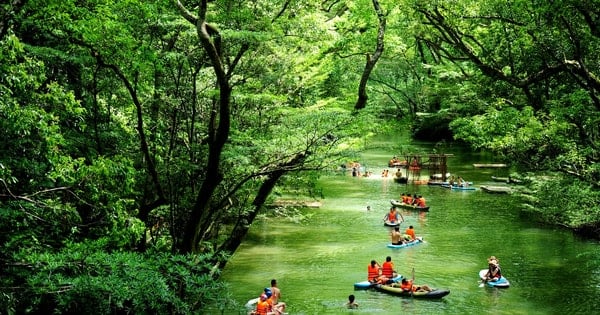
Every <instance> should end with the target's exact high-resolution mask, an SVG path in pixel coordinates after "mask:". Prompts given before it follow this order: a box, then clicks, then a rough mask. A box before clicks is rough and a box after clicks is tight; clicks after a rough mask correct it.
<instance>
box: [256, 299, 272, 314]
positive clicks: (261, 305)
mask: <svg viewBox="0 0 600 315" xmlns="http://www.w3.org/2000/svg"><path fill="white" fill-rule="evenodd" d="M270 311H271V304H269V301H267V300H264V301H258V303H256V314H258V315H267V313H268V312H270Z"/></svg>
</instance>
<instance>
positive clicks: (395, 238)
mask: <svg viewBox="0 0 600 315" xmlns="http://www.w3.org/2000/svg"><path fill="white" fill-rule="evenodd" d="M390 235H391V237H392V245H402V244H403V241H402V234H401V233H400V227H399V226H396V227H394V229H393V230H392V231H391V232H390Z"/></svg>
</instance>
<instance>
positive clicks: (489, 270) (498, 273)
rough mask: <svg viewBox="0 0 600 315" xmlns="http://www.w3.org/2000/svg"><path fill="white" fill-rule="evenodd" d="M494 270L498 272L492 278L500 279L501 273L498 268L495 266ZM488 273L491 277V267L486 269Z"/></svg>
mask: <svg viewBox="0 0 600 315" xmlns="http://www.w3.org/2000/svg"><path fill="white" fill-rule="evenodd" d="M496 268H498V272H496V275H495V276H494V278H497V279H500V278H501V277H502V271H501V270H500V266H496ZM488 273H489V275H490V277H491V276H492V267H488Z"/></svg>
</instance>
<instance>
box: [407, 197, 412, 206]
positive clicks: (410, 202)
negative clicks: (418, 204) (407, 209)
mask: <svg viewBox="0 0 600 315" xmlns="http://www.w3.org/2000/svg"><path fill="white" fill-rule="evenodd" d="M412 200H413V198H412V196H406V202H405V203H406V204H409V205H410V204H412Z"/></svg>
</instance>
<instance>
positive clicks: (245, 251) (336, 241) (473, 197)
mask: <svg viewBox="0 0 600 315" xmlns="http://www.w3.org/2000/svg"><path fill="white" fill-rule="evenodd" d="M397 142H398V141H397V140H396V139H394V137H392V136H381V137H379V138H378V142H374V143H372V144H370V146H369V149H368V150H366V151H365V152H363V153H362V155H361V157H360V162H361V163H362V164H363V165H365V166H366V167H367V169H368V170H371V171H373V173H374V176H372V177H370V178H364V177H363V178H357V177H352V176H350V174H349V172H332V173H331V174H330V175H328V176H325V177H323V178H322V179H321V180H320V181H319V187H320V188H322V190H323V195H324V199H323V200H322V206H321V207H320V208H318V209H314V208H310V209H305V210H302V211H303V214H305V215H306V219H304V220H301V221H298V222H296V221H294V220H292V219H289V218H268V219H264V220H259V221H257V222H255V223H254V224H253V226H252V228H251V230H250V233H249V235H248V237H247V238H246V240H245V241H244V242H243V244H242V245H241V246H240V248H239V249H238V250H237V252H236V253H235V255H234V256H233V257H232V259H231V261H230V262H229V263H228V265H227V267H226V269H225V270H224V272H223V276H222V279H223V280H224V281H225V282H226V283H228V285H229V286H230V293H231V295H232V297H233V299H234V303H233V304H234V305H232V304H231V303H230V304H227V305H228V306H227V309H225V311H224V313H225V314H246V311H245V309H244V307H243V305H244V304H245V303H246V301H248V300H249V299H251V298H255V297H257V296H258V295H259V294H260V292H261V291H262V289H263V288H264V287H266V286H269V282H270V280H271V279H272V278H275V279H277V280H278V283H279V287H280V289H281V292H282V300H283V301H285V302H286V303H287V305H288V309H287V311H288V312H289V314H311V315H312V314H594V313H596V314H597V313H598V312H599V311H600V301H599V299H600V271H599V266H600V246H598V243H597V242H595V241H589V240H582V239H579V238H577V237H575V236H573V235H572V233H571V232H569V231H565V230H562V229H558V228H553V227H542V226H539V225H537V224H535V223H533V222H530V221H528V220H527V219H525V218H522V217H521V216H520V215H519V209H520V205H519V200H518V199H517V198H516V197H513V196H511V195H497V194H488V193H484V192H483V191H481V190H479V189H478V190H476V191H451V190H448V189H444V188H441V187H436V186H427V185H411V184H409V185H401V184H397V183H395V182H394V181H393V180H392V178H389V179H382V178H381V176H380V174H381V170H383V169H385V168H387V167H386V163H387V161H388V160H389V159H390V158H391V156H392V155H394V154H397V153H399V152H400V149H402V150H404V151H405V152H408V151H410V152H421V153H423V154H427V153H431V152H433V145H432V144H429V143H417V142H411V143H408V144H407V143H404V144H403V146H402V148H399V147H398V145H397V144H396V143H397ZM438 150H439V148H438ZM444 153H451V154H453V155H454V156H453V157H451V158H449V160H448V165H449V171H450V172H451V173H453V174H456V175H460V176H462V177H463V178H465V179H467V180H470V181H473V182H474V186H475V187H478V186H479V185H485V184H488V185H489V184H497V183H493V182H492V181H491V178H490V177H491V176H492V175H499V176H505V175H506V174H505V173H502V172H507V171H506V170H497V169H476V168H474V167H473V165H472V164H473V163H489V162H493V161H492V160H491V157H489V156H484V155H480V154H473V153H470V152H468V151H466V150H463V149H461V148H459V147H449V148H444ZM422 175H427V172H426V171H424V172H423V174H422ZM404 192H410V193H417V194H420V195H423V196H424V197H425V198H426V200H427V204H428V205H429V206H431V211H430V212H413V211H402V214H403V216H404V219H405V222H404V223H403V224H402V227H401V229H402V230H404V229H405V228H406V227H408V225H414V226H415V230H416V232H417V235H418V236H422V237H423V238H424V240H425V243H423V244H420V245H417V246H414V247H409V248H404V249H389V248H387V247H386V244H387V243H388V242H389V236H388V233H389V228H387V227H384V226H383V224H382V218H383V216H384V215H385V213H386V212H387V211H389V207H390V203H389V200H390V199H398V198H399V196H400V194H401V193H404ZM367 205H370V206H371V211H367V210H366V207H367ZM388 255H389V256H391V257H392V261H394V262H395V265H396V269H397V270H398V272H399V273H400V274H402V275H404V276H407V277H409V278H410V277H412V272H413V269H414V276H415V283H417V284H428V285H430V286H433V287H437V288H444V289H449V290H450V294H449V295H447V296H446V297H444V298H443V299H440V300H420V299H412V298H403V297H395V296H391V295H387V294H385V293H380V292H376V291H372V290H354V287H353V284H354V283H355V282H358V281H362V280H366V273H367V265H368V264H369V262H370V260H371V259H375V260H377V261H378V262H380V263H382V262H383V261H384V260H385V257H386V256H388ZM490 255H495V256H496V257H498V258H499V260H500V264H501V266H502V270H503V274H504V275H505V276H506V277H507V279H508V280H509V281H510V283H511V286H510V288H506V289H497V288H488V287H479V282H478V280H479V279H478V272H479V270H480V269H484V268H486V267H487V261H486V259H487V257H489V256H490ZM349 294H354V295H355V296H356V301H357V302H358V303H359V304H360V307H359V309H356V310H348V309H345V308H344V307H343V305H344V303H345V302H346V301H347V298H348V295H349ZM235 304H237V306H236V305H235Z"/></svg>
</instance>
